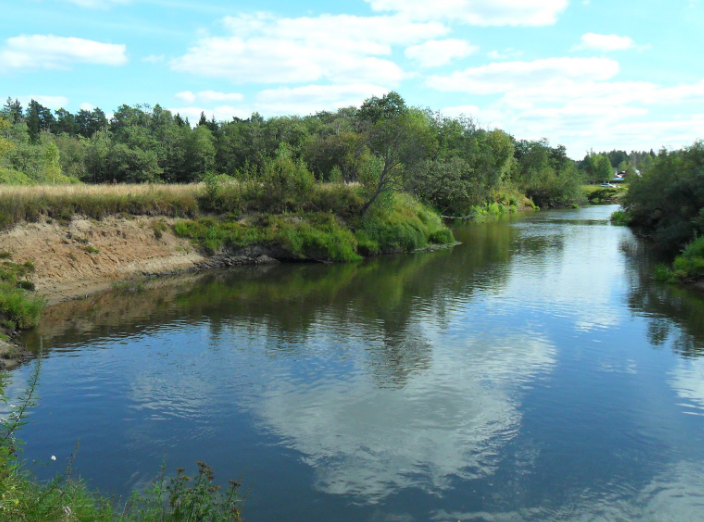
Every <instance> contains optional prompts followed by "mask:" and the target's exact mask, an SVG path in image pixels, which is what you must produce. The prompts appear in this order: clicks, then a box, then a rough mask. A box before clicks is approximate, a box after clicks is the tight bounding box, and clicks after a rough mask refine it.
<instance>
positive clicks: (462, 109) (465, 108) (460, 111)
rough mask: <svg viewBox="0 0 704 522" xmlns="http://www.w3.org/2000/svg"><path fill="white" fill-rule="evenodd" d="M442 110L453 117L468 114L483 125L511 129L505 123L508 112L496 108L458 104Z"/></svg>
mask: <svg viewBox="0 0 704 522" xmlns="http://www.w3.org/2000/svg"><path fill="white" fill-rule="evenodd" d="M441 112H442V113H443V114H445V115H446V116H450V117H453V118H457V117H458V116H466V117H468V118H471V119H472V120H474V122H475V123H476V124H477V125H479V126H481V127H491V128H499V129H504V130H507V131H508V130H509V128H508V127H507V126H506V125H505V124H504V120H505V119H506V114H504V113H503V112H501V111H499V110H496V109H481V108H479V107H477V106H476V105H456V106H454V107H445V108H444V109H443V110H442V111H441Z"/></svg>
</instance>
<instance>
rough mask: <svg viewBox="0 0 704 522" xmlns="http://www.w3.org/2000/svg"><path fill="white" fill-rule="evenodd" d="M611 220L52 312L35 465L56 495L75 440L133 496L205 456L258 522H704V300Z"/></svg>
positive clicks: (227, 277)
mask: <svg viewBox="0 0 704 522" xmlns="http://www.w3.org/2000/svg"><path fill="white" fill-rule="evenodd" d="M615 209H616V207H608V206H606V207H591V208H586V209H580V210H568V211H553V212H543V213H535V214H529V215H519V216H511V217H509V218H506V219H503V220H498V221H494V222H489V223H483V224H470V225H466V226H462V227H458V228H456V229H455V235H456V237H457V239H458V240H459V241H461V245H459V246H456V247H455V248H453V249H451V250H445V251H440V252H435V253H423V254H413V255H400V256H389V257H382V258H378V259H372V260H369V261H367V262H364V263H360V264H351V265H312V264H300V265H281V266H275V267H251V268H242V269H237V270H233V271H229V272H217V273H212V274H206V275H201V276H192V277H187V278H181V279H177V280H175V281H157V282H156V283H155V284H154V285H152V287H150V288H147V289H145V290H144V291H143V292H141V293H136V294H129V293H127V294H126V293H116V292H114V293H108V294H103V295H101V296H98V297H95V298H91V299H86V300H82V301H79V302H74V303H66V304H62V305H58V306H56V307H52V308H51V309H49V310H48V311H47V313H46V316H45V319H44V321H43V324H42V326H41V328H39V329H38V330H37V331H34V332H31V333H30V334H28V335H27V336H26V341H27V342H28V343H30V344H31V345H33V346H38V345H39V344H40V343H41V344H42V345H43V347H44V350H45V352H44V353H45V356H44V362H43V367H42V370H41V383H40V386H39V390H38V391H39V395H40V402H39V405H38V406H37V407H36V408H34V409H33V412H32V414H31V416H30V418H29V421H30V422H29V424H28V425H27V426H26V427H24V428H23V430H22V432H21V437H22V438H23V439H24V440H25V442H26V446H25V450H24V457H25V458H26V459H27V460H28V461H29V462H36V463H35V464H32V465H31V468H32V469H33V470H34V471H35V473H36V474H37V475H38V476H39V477H49V476H52V475H53V474H54V473H55V472H57V471H60V470H61V469H63V466H64V465H65V464H66V463H67V461H68V459H69V455H70V454H71V452H72V451H73V448H74V446H75V444H76V442H77V441H79V440H80V448H79V451H78V456H77V459H76V462H75V465H74V469H75V472H76V473H78V474H80V475H81V476H82V477H84V478H85V479H87V480H88V481H89V483H90V484H92V485H94V486H96V487H99V488H100V489H101V490H102V491H103V492H105V493H108V494H116V495H118V496H119V495H126V494H128V492H129V491H130V490H131V489H133V488H141V487H144V486H145V485H146V484H148V483H149V480H150V479H151V478H152V477H153V476H154V475H156V474H157V472H158V470H159V468H160V465H161V463H162V461H163V460H164V458H165V457H166V461H167V467H168V469H169V470H171V471H172V470H174V469H175V468H176V467H178V466H183V467H186V468H187V469H188V471H189V472H190V473H193V472H195V462H196V461H197V460H202V461H205V462H207V463H209V464H210V465H211V466H212V467H213V468H214V471H215V474H216V477H217V480H218V481H220V482H222V483H225V482H226V480H227V479H228V478H238V477H239V476H240V475H241V474H242V475H243V478H242V480H243V482H244V483H245V484H246V485H250V486H251V491H250V494H249V497H248V498H247V502H246V504H245V509H244V515H245V519H246V520H247V521H250V522H255V521H274V520H279V521H282V520H286V521H287V522H297V521H301V522H303V521H305V522H311V521H321V522H322V521H326V522H327V521H338V520H339V521H348V520H349V521H395V522H396V521H403V522H405V521H426V520H437V521H450V522H455V521H458V520H462V521H465V520H472V521H514V520H515V521H521V520H530V521H552V520H560V521H565V520H566V521H587V520H589V521H591V520H600V521H601V520H604V521H617V520H639V521H642V520H645V521H658V522H662V521H667V520H677V521H689V520H698V519H701V518H702V517H704V359H703V358H702V357H701V355H703V354H704V324H703V323H704V300H702V297H701V294H696V293H693V292H691V291H687V290H682V289H678V288H673V287H668V286H665V285H661V284H659V283H655V282H653V281H652V278H651V273H652V269H653V267H654V263H655V262H656V260H655V259H654V258H653V255H652V254H651V253H649V251H648V247H647V245H645V244H642V243H641V242H639V240H637V239H636V238H634V237H633V235H632V234H631V232H630V231H629V230H628V229H626V228H620V227H614V226H611V225H610V224H609V222H608V217H609V215H610V213H611V212H613V211H614V210H615ZM30 373H31V366H27V367H22V368H20V369H18V370H17V371H15V372H14V373H13V374H12V384H11V385H10V387H9V391H10V393H16V392H18V391H19V390H20V389H21V388H22V387H23V386H24V383H25V382H26V380H27V378H28V376H29V374H30ZM52 455H55V456H56V457H57V460H56V461H52V460H50V458H51V456H52Z"/></svg>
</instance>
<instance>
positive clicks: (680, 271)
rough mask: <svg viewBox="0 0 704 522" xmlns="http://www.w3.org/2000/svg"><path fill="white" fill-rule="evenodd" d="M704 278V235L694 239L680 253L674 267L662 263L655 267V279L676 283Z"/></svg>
mask: <svg viewBox="0 0 704 522" xmlns="http://www.w3.org/2000/svg"><path fill="white" fill-rule="evenodd" d="M701 278H704V236H702V237H699V238H697V239H695V240H694V241H692V242H691V243H690V244H689V245H688V246H687V248H685V250H684V251H683V252H682V253H681V254H680V255H678V256H677V257H676V258H675V260H674V262H673V263H672V267H669V266H667V265H664V264H660V265H658V266H657V267H656V269H655V279H657V280H658V281H666V282H668V283H676V282H682V281H693V280H699V279H701Z"/></svg>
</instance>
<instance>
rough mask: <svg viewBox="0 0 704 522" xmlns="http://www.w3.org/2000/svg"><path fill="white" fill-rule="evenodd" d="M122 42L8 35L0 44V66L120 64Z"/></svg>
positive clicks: (57, 67)
mask: <svg viewBox="0 0 704 522" xmlns="http://www.w3.org/2000/svg"><path fill="white" fill-rule="evenodd" d="M125 50H126V47H125V46H124V45H117V44H107V43H101V42H96V41H94V40H85V39H83V38H73V37H62V36H54V35H41V34H35V35H21V36H15V37H12V38H8V39H7V40H6V41H5V45H4V46H3V47H2V48H0V71H2V70H3V69H5V70H11V69H66V68H68V67H69V66H70V65H72V64H74V63H90V64H99V65H123V64H125V63H127V56H126V55H125Z"/></svg>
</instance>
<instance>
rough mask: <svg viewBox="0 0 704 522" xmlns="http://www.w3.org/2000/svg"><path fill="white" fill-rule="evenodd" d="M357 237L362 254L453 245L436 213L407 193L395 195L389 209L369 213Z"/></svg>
mask: <svg viewBox="0 0 704 522" xmlns="http://www.w3.org/2000/svg"><path fill="white" fill-rule="evenodd" d="M356 235H357V240H358V242H359V251H360V253H361V254H363V255H369V254H379V253H391V252H412V251H413V250H417V249H419V248H425V247H427V246H428V245H429V244H439V245H444V244H449V243H452V242H454V237H453V235H452V232H451V231H450V230H449V229H448V228H447V227H446V226H445V225H444V224H443V223H442V221H441V220H440V218H439V217H438V215H437V214H436V213H434V212H432V211H430V210H428V209H427V208H426V207H424V206H423V205H422V204H420V203H418V202H417V201H416V200H414V199H413V198H411V197H409V196H408V195H405V194H394V195H392V196H391V198H390V203H389V205H388V206H385V207H381V206H377V207H375V208H374V209H373V210H372V211H370V212H369V213H368V214H367V215H366V216H365V218H364V220H363V221H362V223H361V226H360V228H359V229H358V230H357V232H356Z"/></svg>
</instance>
